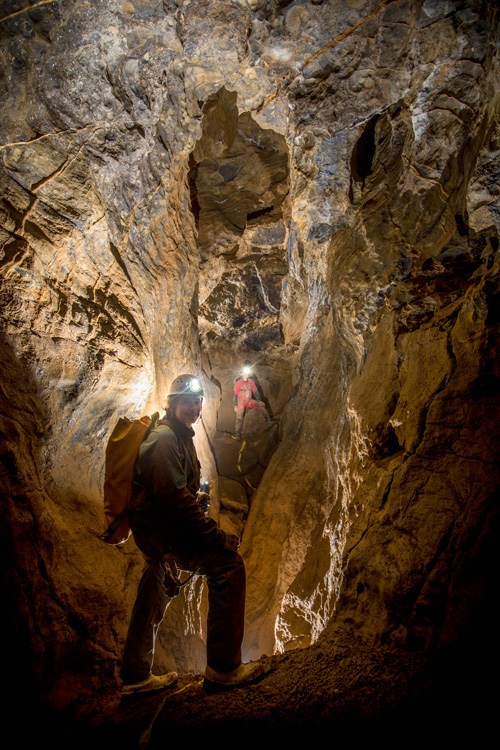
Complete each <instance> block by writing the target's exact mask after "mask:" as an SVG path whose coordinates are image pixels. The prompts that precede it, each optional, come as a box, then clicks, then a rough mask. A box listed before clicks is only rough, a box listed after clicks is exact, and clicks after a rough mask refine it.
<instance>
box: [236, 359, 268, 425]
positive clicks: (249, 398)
mask: <svg viewBox="0 0 500 750" xmlns="http://www.w3.org/2000/svg"><path fill="white" fill-rule="evenodd" d="M245 409H256V410H257V411H260V412H262V416H263V417H264V419H265V420H266V422H269V413H268V411H267V409H266V406H265V404H264V402H263V401H260V396H259V392H258V390H257V386H256V385H255V382H254V381H253V380H252V378H249V377H248V375H246V374H245V373H243V374H242V375H241V376H240V377H239V378H238V380H237V381H236V383H235V384H234V411H235V412H236V425H235V431H236V437H240V436H241V430H242V427H243V417H244V416H245Z"/></svg>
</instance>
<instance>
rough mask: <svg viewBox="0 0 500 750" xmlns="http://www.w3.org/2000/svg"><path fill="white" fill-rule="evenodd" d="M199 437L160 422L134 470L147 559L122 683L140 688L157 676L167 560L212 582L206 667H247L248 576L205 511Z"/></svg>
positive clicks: (135, 516)
mask: <svg viewBox="0 0 500 750" xmlns="http://www.w3.org/2000/svg"><path fill="white" fill-rule="evenodd" d="M193 437H194V431H193V430H192V429H191V428H190V427H186V425H184V424H182V422H179V421H178V420H177V419H175V417H174V418H172V419H166V418H165V419H162V420H160V422H159V426H158V427H156V429H154V430H153V431H152V432H151V433H150V435H149V436H148V438H147V439H146V440H145V441H144V443H143V444H142V446H141V448H140V452H139V457H138V460H137V464H136V469H135V477H134V486H135V490H134V496H133V499H132V502H131V505H130V513H129V521H130V527H131V529H132V532H133V534H134V538H135V541H136V544H137V546H138V547H139V549H140V550H141V551H142V552H143V553H144V555H145V556H146V567H145V569H144V572H143V575H142V578H141V581H140V583H139V589H138V593H137V599H136V601H135V604H134V608H133V610H132V617H131V621H130V625H129V629H128V634H127V640H126V643H125V650H124V653H123V660H122V668H121V677H122V679H123V680H124V682H126V683H130V684H133V683H136V682H141V681H142V680H145V679H147V678H148V677H149V675H150V674H151V667H152V665H153V659H154V648H155V639H156V633H157V630H158V627H159V625H160V623H161V621H162V620H163V617H164V614H165V610H166V608H167V606H168V604H169V603H170V599H169V597H168V596H167V595H166V593H165V589H164V586H163V582H164V580H165V572H164V569H163V567H162V559H163V555H164V554H165V553H169V554H171V555H172V556H173V558H174V559H175V562H176V563H177V565H178V566H179V568H180V569H181V570H185V571H194V570H196V571H197V573H199V574H200V575H204V576H206V578H207V583H208V601H209V611H208V622H207V663H208V665H209V666H210V667H212V669H215V670H218V671H223V672H226V671H231V670H233V669H236V668H237V667H238V666H239V665H240V664H241V642H242V639H243V623H244V613H245V568H244V565H243V560H242V559H241V557H240V556H239V555H238V553H237V552H230V551H228V550H225V549H224V544H225V540H226V535H225V533H224V532H223V531H222V530H221V529H219V528H218V526H217V524H216V523H215V521H213V520H212V519H208V518H207V517H206V516H205V515H204V514H203V512H202V510H201V509H200V506H199V505H198V501H197V498H196V494H195V493H196V492H197V490H198V489H199V484H200V468H199V462H198V458H197V455H196V450H195V447H194V444H193Z"/></svg>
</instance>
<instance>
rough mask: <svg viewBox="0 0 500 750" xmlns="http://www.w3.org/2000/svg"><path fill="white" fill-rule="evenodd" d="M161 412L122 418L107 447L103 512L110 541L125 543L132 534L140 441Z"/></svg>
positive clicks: (103, 535) (110, 542) (106, 535)
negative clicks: (131, 507)
mask: <svg viewBox="0 0 500 750" xmlns="http://www.w3.org/2000/svg"><path fill="white" fill-rule="evenodd" d="M158 417H159V414H158V412H156V413H155V414H153V416H152V417H148V416H145V417H141V418H140V419H128V417H120V419H119V420H118V422H117V424H116V426H115V428H114V430H113V432H112V433H111V435H110V438H109V440H108V444H107V446H106V460H105V467H104V515H105V517H106V522H107V524H108V527H107V529H106V531H105V532H104V533H103V534H102V536H101V538H102V539H104V541H105V542H106V543H107V544H113V545H117V544H125V542H126V541H127V539H128V538H129V536H130V526H129V522H128V505H129V503H130V499H131V497H132V492H133V488H134V469H135V464H136V461H137V457H138V455H139V448H140V447H141V443H142V442H143V441H144V440H145V438H146V437H147V436H148V435H149V433H150V432H151V430H152V429H153V428H154V427H155V426H156V423H157V421H158Z"/></svg>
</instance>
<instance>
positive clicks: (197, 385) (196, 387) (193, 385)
mask: <svg viewBox="0 0 500 750" xmlns="http://www.w3.org/2000/svg"><path fill="white" fill-rule="evenodd" d="M189 390H190V391H193V393H199V392H200V391H201V382H200V381H199V380H198V378H192V380H191V382H190V383H189Z"/></svg>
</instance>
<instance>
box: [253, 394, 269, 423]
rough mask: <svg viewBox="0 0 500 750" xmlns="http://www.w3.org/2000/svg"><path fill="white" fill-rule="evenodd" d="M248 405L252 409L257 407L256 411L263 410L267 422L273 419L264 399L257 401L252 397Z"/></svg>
mask: <svg viewBox="0 0 500 750" xmlns="http://www.w3.org/2000/svg"><path fill="white" fill-rule="evenodd" d="M248 406H249V407H250V409H255V410H256V411H260V412H262V416H263V417H264V419H265V420H266V422H269V420H270V419H271V417H270V416H269V412H268V411H267V409H266V405H265V403H264V402H263V401H256V400H255V399H252V400H251V401H250V402H249V403H248Z"/></svg>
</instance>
